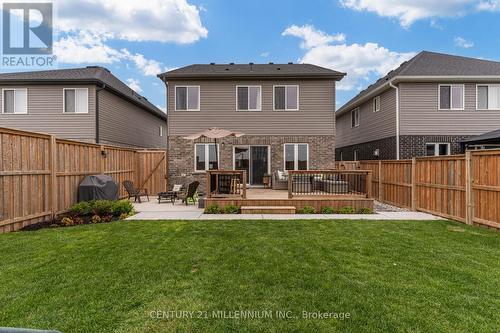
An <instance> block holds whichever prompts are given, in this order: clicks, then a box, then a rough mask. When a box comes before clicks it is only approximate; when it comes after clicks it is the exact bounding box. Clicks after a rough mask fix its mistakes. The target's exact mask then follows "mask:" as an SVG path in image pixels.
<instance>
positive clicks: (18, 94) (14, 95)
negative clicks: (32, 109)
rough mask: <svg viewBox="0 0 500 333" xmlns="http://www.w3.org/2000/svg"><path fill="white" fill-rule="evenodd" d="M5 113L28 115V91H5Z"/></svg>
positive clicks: (3, 110)
mask: <svg viewBox="0 0 500 333" xmlns="http://www.w3.org/2000/svg"><path fill="white" fill-rule="evenodd" d="M2 106H3V108H2V112H3V113H21V114H22V113H28V90H27V89H4V90H3V103H2Z"/></svg>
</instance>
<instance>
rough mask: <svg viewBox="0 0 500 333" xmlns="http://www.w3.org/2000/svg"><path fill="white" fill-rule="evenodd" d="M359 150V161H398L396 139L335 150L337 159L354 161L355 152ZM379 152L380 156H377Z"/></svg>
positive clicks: (385, 139)
mask: <svg viewBox="0 0 500 333" xmlns="http://www.w3.org/2000/svg"><path fill="white" fill-rule="evenodd" d="M356 149H357V150H358V160H394V159H396V137H395V136H393V137H390V138H384V139H380V140H375V141H370V142H365V143H360V144H356V145H351V146H345V147H340V148H337V149H335V159H336V160H337V161H340V154H341V153H342V160H344V161H352V160H354V150H356ZM376 149H378V150H379V156H375V155H374V152H375V150H376Z"/></svg>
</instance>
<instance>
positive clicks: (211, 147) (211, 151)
mask: <svg viewBox="0 0 500 333" xmlns="http://www.w3.org/2000/svg"><path fill="white" fill-rule="evenodd" d="M194 154H195V156H194V170H195V171H206V170H214V169H218V162H217V161H218V160H219V159H218V155H219V147H218V145H217V146H216V145H215V144H213V143H199V144H196V145H195V149H194Z"/></svg>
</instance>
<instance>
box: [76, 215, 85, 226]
mask: <svg viewBox="0 0 500 333" xmlns="http://www.w3.org/2000/svg"><path fill="white" fill-rule="evenodd" d="M74 221H75V225H80V224H85V219H84V218H82V217H78V216H77V217H75V218H74Z"/></svg>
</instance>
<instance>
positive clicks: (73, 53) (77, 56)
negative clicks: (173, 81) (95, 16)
mask: <svg viewBox="0 0 500 333" xmlns="http://www.w3.org/2000/svg"><path fill="white" fill-rule="evenodd" d="M108 39H109V35H106V34H98V33H92V32H89V31H79V32H77V33H69V34H66V35H65V36H63V37H62V38H60V39H59V40H58V41H56V42H55V43H54V53H55V54H56V55H57V60H58V62H60V63H67V64H96V63H97V64H113V63H117V62H122V61H125V62H127V61H129V62H131V63H133V64H134V65H135V67H136V68H137V69H138V70H139V71H140V72H141V73H142V74H143V75H145V76H155V75H157V74H159V73H161V72H162V71H163V70H164V66H163V64H162V63H161V62H159V61H157V60H153V59H147V58H145V57H144V55H142V54H140V53H135V54H133V53H131V52H130V51H128V50H127V49H121V50H117V49H114V48H112V47H110V46H109V45H107V44H106V42H107V41H108Z"/></svg>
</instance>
